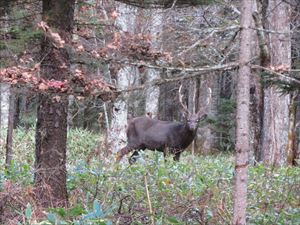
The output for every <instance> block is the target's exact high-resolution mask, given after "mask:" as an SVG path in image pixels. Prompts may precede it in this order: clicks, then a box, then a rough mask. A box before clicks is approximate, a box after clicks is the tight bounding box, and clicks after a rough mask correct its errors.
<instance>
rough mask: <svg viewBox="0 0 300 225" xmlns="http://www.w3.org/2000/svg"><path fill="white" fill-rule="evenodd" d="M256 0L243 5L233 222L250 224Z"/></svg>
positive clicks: (250, 0)
mask: <svg viewBox="0 0 300 225" xmlns="http://www.w3.org/2000/svg"><path fill="white" fill-rule="evenodd" d="M252 4H253V1H252V0H243V1H242V5H241V34H240V56H239V62H240V68H239V73H238V82H237V115H236V120H237V128H236V145H235V152H236V165H235V188H234V208H233V221H232V224H235V225H236V224H246V207H247V182H248V175H247V172H248V164H249V162H248V153H249V150H250V146H249V101H250V95H249V88H250V75H251V70H250V66H249V64H248V62H249V61H250V60H251V42H252V41H251V38H252V35H251V33H252V30H251V29H250V26H251V21H252Z"/></svg>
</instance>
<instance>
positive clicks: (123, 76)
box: [108, 3, 137, 154]
mask: <svg viewBox="0 0 300 225" xmlns="http://www.w3.org/2000/svg"><path fill="white" fill-rule="evenodd" d="M118 11H119V12H120V16H119V17H118V19H117V21H116V23H117V24H118V25H119V26H120V28H121V29H122V31H123V32H129V33H133V32H134V28H135V22H136V18H135V16H134V12H135V11H136V8H134V7H130V6H126V5H125V4H122V3H120V4H118ZM136 73H137V70H136V69H135V68H134V67H131V66H124V67H123V68H121V69H120V70H119V71H118V73H117V87H118V89H120V90H122V89H126V88H127V87H128V86H129V84H130V83H131V81H132V78H133V77H135V76H136ZM128 98H129V94H128V93H123V94H122V95H120V96H119V97H118V99H117V100H116V101H115V102H114V105H113V109H112V110H113V112H112V120H111V126H110V130H109V134H108V146H109V148H110V150H111V152H112V153H113V154H115V153H117V152H118V151H119V150H120V149H121V148H122V147H123V146H124V145H126V141H127V137H126V126H127V112H128Z"/></svg>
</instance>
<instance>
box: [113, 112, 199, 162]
mask: <svg viewBox="0 0 300 225" xmlns="http://www.w3.org/2000/svg"><path fill="white" fill-rule="evenodd" d="M197 122H198V121H197ZM196 128H197V126H195V127H192V128H191V127H190V126H189V124H188V123H187V122H186V123H180V122H171V121H162V120H157V119H151V118H149V117H147V116H143V117H136V118H133V119H131V120H130V121H129V122H128V128H127V138H128V144H127V145H126V146H125V147H124V148H122V149H121V150H120V152H119V153H118V160H120V159H121V158H122V157H123V156H124V155H125V154H127V153H129V152H131V151H135V152H134V153H133V155H132V156H136V155H138V151H139V150H145V149H149V150H153V151H154V150H157V151H161V152H163V153H164V155H166V154H167V151H168V152H169V153H171V154H174V160H179V157H180V154H181V152H182V151H183V150H184V149H186V148H187V147H188V146H189V145H190V144H191V143H192V141H193V140H194V138H195V135H196V132H197V129H196ZM130 161H131V162H132V161H133V158H132V157H131V159H130Z"/></svg>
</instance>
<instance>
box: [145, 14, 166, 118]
mask: <svg viewBox="0 0 300 225" xmlns="http://www.w3.org/2000/svg"><path fill="white" fill-rule="evenodd" d="M151 20H152V21H151V27H150V32H151V37H152V43H151V49H152V50H159V48H160V35H161V29H162V23H163V11H161V10H155V11H154V12H153V13H152V15H151ZM159 77H160V71H159V70H156V69H148V70H147V82H151V81H153V80H155V79H159ZM158 100H159V87H157V86H153V87H150V88H148V89H147V90H146V103H145V110H146V113H148V112H151V113H152V115H153V116H154V117H157V115H158V106H159V102H158Z"/></svg>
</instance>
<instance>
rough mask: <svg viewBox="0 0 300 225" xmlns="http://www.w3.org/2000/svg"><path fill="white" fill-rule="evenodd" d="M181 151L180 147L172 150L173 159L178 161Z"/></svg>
mask: <svg viewBox="0 0 300 225" xmlns="http://www.w3.org/2000/svg"><path fill="white" fill-rule="evenodd" d="M181 152H182V150H181V149H177V151H176V150H175V151H174V157H173V159H174V161H179V159H180V154H181Z"/></svg>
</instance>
